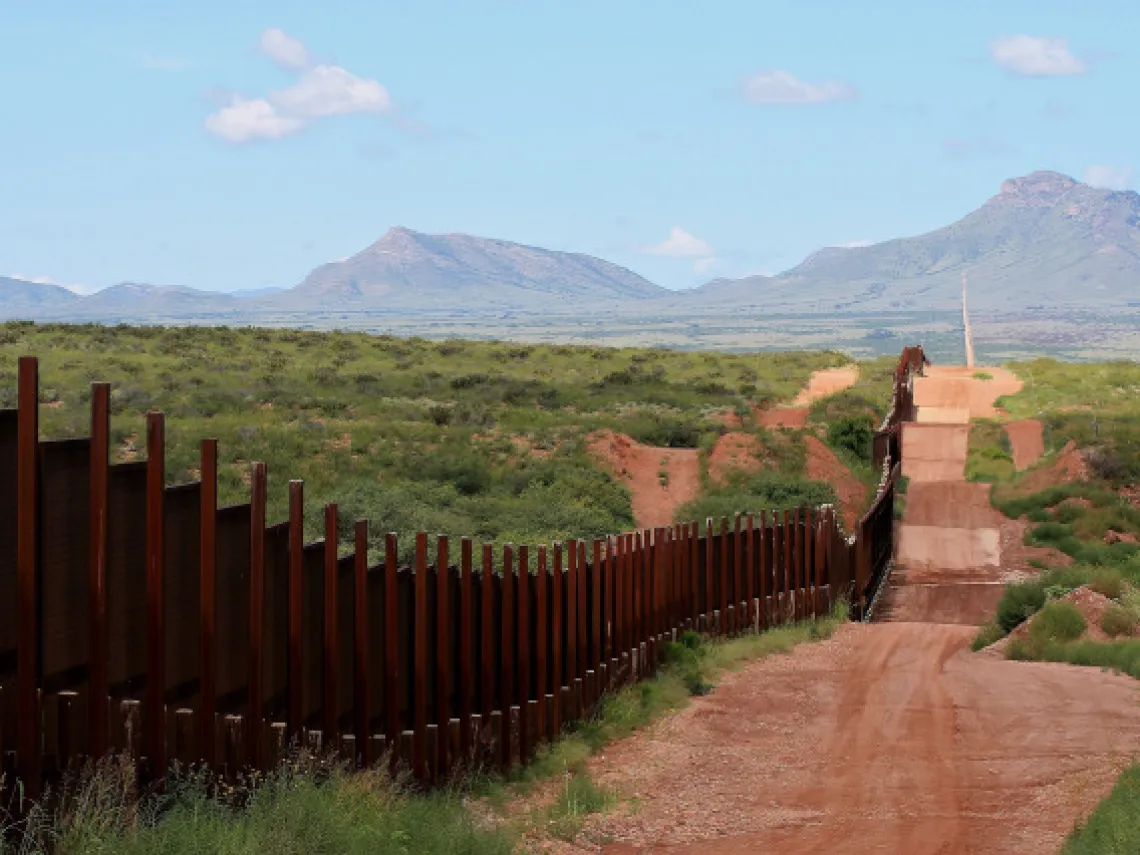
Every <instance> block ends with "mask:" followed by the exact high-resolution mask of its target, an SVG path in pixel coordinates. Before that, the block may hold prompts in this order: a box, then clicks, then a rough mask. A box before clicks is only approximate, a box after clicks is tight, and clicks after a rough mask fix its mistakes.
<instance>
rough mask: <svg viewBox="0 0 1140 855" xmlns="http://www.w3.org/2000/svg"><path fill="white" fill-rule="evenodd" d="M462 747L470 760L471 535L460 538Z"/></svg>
mask: <svg viewBox="0 0 1140 855" xmlns="http://www.w3.org/2000/svg"><path fill="white" fill-rule="evenodd" d="M459 574H460V575H459V600H460V602H459V637H460V639H461V642H460V645H459V747H460V750H461V751H462V752H463V760H464V762H470V760H471V746H472V739H471V715H472V713H473V712H474V710H473V700H474V695H475V675H474V662H473V661H472V660H473V657H472V655H471V647H472V645H473V644H474V643H475V639H474V638H473V637H472V635H473V633H472V620H471V618H472V610H473V609H474V608H475V603H474V597H473V593H472V585H471V538H469V537H465V538H463V539H462V540H461V541H459Z"/></svg>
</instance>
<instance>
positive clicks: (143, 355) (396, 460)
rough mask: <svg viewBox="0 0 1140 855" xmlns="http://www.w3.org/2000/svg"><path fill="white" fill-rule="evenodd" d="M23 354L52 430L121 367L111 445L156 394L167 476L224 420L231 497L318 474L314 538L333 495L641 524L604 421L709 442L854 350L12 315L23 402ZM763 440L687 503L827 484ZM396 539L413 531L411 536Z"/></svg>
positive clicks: (138, 439)
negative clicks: (765, 474) (590, 342)
mask: <svg viewBox="0 0 1140 855" xmlns="http://www.w3.org/2000/svg"><path fill="white" fill-rule="evenodd" d="M25 354H33V355H36V356H38V357H40V360H41V364H40V375H41V390H42V391H41V399H42V402H43V406H42V408H41V430H42V433H43V434H44V436H46V437H53V438H55V437H65V436H79V435H85V434H87V433H88V432H89V429H90V428H89V426H90V414H89V406H88V405H89V399H90V391H89V384H90V382H91V381H97V380H99V381H108V382H110V383H111V384H112V392H111V404H112V443H113V447H114V458H115V459H116V460H127V459H135V458H139V457H142V456H145V430H144V418H143V416H144V414H145V412H146V411H147V410H149V409H161V410H163V411H164V412H165V413H166V414H167V422H166V424H167V478H168V480H169V481H171V482H172V483H173V482H180V481H187V480H191V479H193V478H195V477H196V476H197V472H198V460H199V442H200V440H201V439H202V438H203V437H216V438H218V439H219V441H220V474H219V478H220V487H219V489H220V500H221V502H222V503H223V504H225V503H236V502H242V501H248V497H249V486H248V483H249V480H248V479H249V463H250V462H251V461H254V460H258V461H264V462H266V463H267V465H268V469H269V475H270V493H269V513H270V518H271V519H284V518H285V516H286V513H287V481H288V480H289V479H291V478H300V479H303V480H304V481H305V496H306V504H307V518H308V532H307V533H308V534H309V536H311V537H313V538H316V537H318V536H320V535H321V534H322V531H321V516H320V513H319V509H320V507H321V506H322V505H323V504H325V503H326V502H331V501H336V502H338V503H339V505H340V508H341V519H342V520H343V521H344V526H345V529H346V530H345V534H346V535H347V534H348V528H349V527H350V526H351V524H352V521H353V520H354V519H356V518H367V519H369V520H371V521H372V522H373V523H374V524H373V526H372V531H373V533H374V537H375V538H379V537H381V536H382V534H383V533H384V532H388V531H396V532H398V533H400V534H401V535H410V534H411V533H412V532H415V531H418V530H423V531H429V532H433V533H441V534H448V535H452V536H459V535H467V536H472V537H475V538H477V539H480V540H483V541H486V542H500V543H502V542H508V541H512V542H515V543H526V542H548V541H552V540H561V539H566V538H570V537H579V538H594V537H602V536H604V535H606V534H611V533H614V532H618V531H622V530H627V529H629V528H630V527H631V526H632V525H633V517H632V513H631V510H630V497H629V494H628V491H627V489H626V488H625V486H624V485H623V484H622V483H620V482H619V481H618V480H615V479H614V478H612V477H611V476H610V475H609V474H608V473H606V472H604V471H603V470H602V469H600V468H599V467H598V466H597V464H596V462H595V461H594V460H593V459H591V457H590V456H589V454H588V452H587V448H586V437H587V436H589V434H590V433H591V432H593V431H596V430H599V429H607V428H608V429H612V430H614V431H618V432H620V433H624V434H628V435H629V436H630V437H632V438H633V439H635V440H637V441H639V442H642V443H645V444H649V445H657V446H665V447H682V448H701V447H704V448H711V446H712V444H713V443H714V442H715V440H716V438H717V437H718V436H720V435H721V434H722V433H724V432H725V430H726V428H725V427H724V424H723V414H724V412H725V411H736V412H739V413H745V414H748V413H750V412H751V410H752V408H753V407H755V406H765V405H767V404H770V403H772V402H776V401H783V400H788V399H790V398H792V397H794V395H795V394H796V393H797V392H798V391H799V390H800V389H801V388H802V387H803V385H804V384H805V383H806V382H807V379H808V377H809V376H810V374H811V372H812V371H814V370H817V369H820V368H826V367H833V366H837V365H841V364H844V363H845V362H848V361H849V360H847V358H846V357H844V356H842V355H840V354H837V353H832V352H798V353H765V354H737V355H732V354H714V353H691V352H690V353H684V352H678V351H670V350H664V349H632V348H625V349H611V348H602V347H585V346H567V345H533V346H532V345H516V344H509V343H479V342H469V341H459V340H454V341H437V342H431V341H426V340H421V339H398V338H392V337H390V336H371V335H366V334H356V333H339V332H331V333H321V332H304V331H296V330H266V329H224V328H209V327H190V328H162V327H125V326H120V327H101V326H95V325H88V326H63V325H34V324H30V323H9V324H3V325H0V406H12V405H13V404H14V402H15V387H16V376H15V369H16V360H15V357H17V356H19V355H25ZM888 361H889V360H880V362H882V364H883V365H886V363H887V362H888ZM871 365H874V366H878V365H879V363H878V362H876V363H871ZM872 376H873V377H875V378H876V379H874V380H870V381H868V382H866V383H864V386H863V387H862V389H861V391H860V397H859V398H858V400H857V401H856V402H855V403H854V404H848V403H845V402H837V403H836V404H835V407H836V408H837V412H840V411H841V412H843V413H847V412H848V410H850V409H851V408H852V406H854V408H855V409H857V410H859V412H860V413H862V412H864V411H865V412H866V413H868V414H874V413H875V412H876V411H877V412H882V411H883V410H885V408H886V406H887V405H888V404H889V383H888V384H887V386H886V389H887V391H886V392H883V391H882V389H881V388H880V387H881V385H882V384H881V383H880V382H879V379H878V375H877V374H876V373H875V372H872ZM824 429H826V425H825V426H824ZM765 441H766V442H768V443H769V444H770V445H771V446H772V447H773V449H774V450H775V452H776V456H777V457H778V459H779V460H780V465H779V467H778V472H777V473H775V475H773V476H771V477H773V478H774V479H775V480H774V481H772V483H771V484H768V483H767V482H765V483H764V484H758V483H755V482H749V483H748V484H746V485H744V486H742V487H741V489H740V490H739V491H737V492H733V491H732V489H728V488H726V489H724V490H721V491H719V494H718V497H710V498H709V502H710V504H708V505H698V506H694V507H691V508H687V509H686V512H687V513H692V514H696V515H704V514H705V513H706V512H708V511H715V512H716V513H718V514H719V513H721V512H722V507H723V510H724V511H727V510H728V509H729V508H731V510H732V512H735V511H738V510H746V509H747V508H746V507H742V506H741V505H740V504H739V501H740V500H741V499H742V498H746V497H749V496H751V497H753V498H756V497H757V496H758V495H759V496H760V498H761V499H762V500H763V502H768V504H761V505H757V509H759V507H776V506H777V505H774V504H771V502H790V503H793V504H794V503H798V502H799V501H803V500H812V501H814V500H815V499H817V498H823V497H825V496H826V495H827V494H826V491H825V490H824V489H821V486H820V485H813V484H810V483H805V482H804V481H803V472H802V460H803V457H802V451H798V450H797V448H796V445H797V444H796V442H795V441H794V438H790V439H789V438H788V437H782V438H781V437H776V438H769V437H767V436H766V434H765ZM844 441H849V439H848V440H844ZM797 455H798V456H797ZM797 461H798V462H799V465H798V467H797ZM853 462H854V461H853ZM780 506H783V505H780ZM402 542H403V543H404V548H405V549H408V548H410V546H411V539H410V538H409V537H406V536H405V537H403V538H402Z"/></svg>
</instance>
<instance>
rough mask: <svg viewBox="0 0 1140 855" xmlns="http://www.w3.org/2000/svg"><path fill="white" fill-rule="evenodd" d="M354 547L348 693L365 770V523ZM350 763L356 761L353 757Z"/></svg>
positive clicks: (368, 748) (368, 756) (368, 717)
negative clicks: (350, 667)
mask: <svg viewBox="0 0 1140 855" xmlns="http://www.w3.org/2000/svg"><path fill="white" fill-rule="evenodd" d="M354 535H355V544H354V546H355V548H354V550H353V558H354V561H353V568H352V582H353V585H352V632H353V646H354V648H355V649H354V650H353V656H352V667H353V671H354V674H353V676H354V678H355V679H354V680H353V683H354V684H355V685H354V686H353V691H352V708H353V710H354V711H355V713H356V724H355V727H354V728H353V729H354V730H355V731H356V734H355V735H356V744H357V746H358V748H357V751H358V752H359V753H360V761H361V765H363V766H364V768H366V769H367V768H369V767H370V766H371V765H372V760H373V758H372V714H371V709H370V706H371V704H370V701H371V692H370V686H369V679H368V678H369V675H370V673H371V671H370V669H369V667H368V666H369V656H368V646H369V639H370V633H369V631H368V629H369V626H368V618H369V610H368V520H357V521H356V527H355V531H354ZM353 759H354V761H355V759H356V758H353Z"/></svg>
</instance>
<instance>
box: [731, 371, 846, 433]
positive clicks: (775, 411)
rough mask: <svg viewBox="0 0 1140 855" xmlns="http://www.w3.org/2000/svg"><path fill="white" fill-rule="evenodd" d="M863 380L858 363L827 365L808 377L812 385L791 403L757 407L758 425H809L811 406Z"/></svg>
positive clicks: (779, 426) (806, 387)
mask: <svg viewBox="0 0 1140 855" xmlns="http://www.w3.org/2000/svg"><path fill="white" fill-rule="evenodd" d="M858 379H859V367H858V366H857V365H845V366H843V367H842V368H827V369H824V370H823V371H816V372H815V373H813V374H812V375H811V377H810V378H808V384H807V386H805V387H804V388H803V389H802V390H800V393H799V394H798V395H796V397H795V399H794V400H793V401H792V403H791V405H790V406H777V407H772V408H770V409H761V408H760V407H756V408H754V409H753V410H752V416H753V418H755V419H756V424H758V425H760V426H761V427H767V428H801V427H803V426H804V425H806V424H807V417H808V409H809V408H810V407H811V405H812V404H813V403H815V402H816V401H818V400H819V399H820V398H824V397H827V396H828V395H834V394H835V393H836V392H842V391H843V390H844V389H849V388H851V387H852V386H853V385H855V381H856V380H858Z"/></svg>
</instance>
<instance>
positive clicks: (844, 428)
mask: <svg viewBox="0 0 1140 855" xmlns="http://www.w3.org/2000/svg"><path fill="white" fill-rule="evenodd" d="M874 434H875V430H874V426H873V425H872V422H871V417H870V416H844V417H842V418H840V419H837V420H835V421H833V422H831V423H830V424H829V425H828V426H827V444H828V445H830V446H831V447H832V448H836V449H844V450H846V451H848V452H850V453H851V454H852V455H854V456H855V457H857V458H861V459H864V460H869V459H870V457H871V444H872V442H873V441H874Z"/></svg>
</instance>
